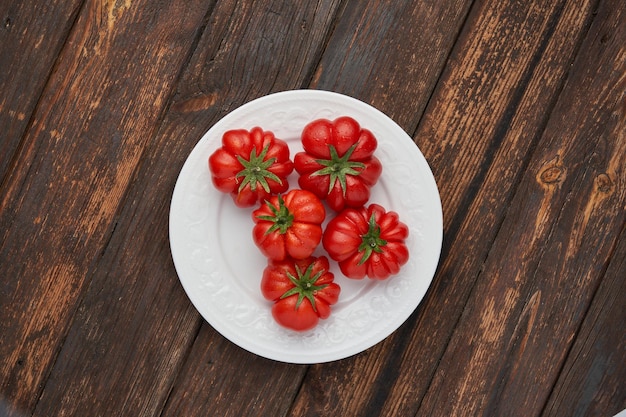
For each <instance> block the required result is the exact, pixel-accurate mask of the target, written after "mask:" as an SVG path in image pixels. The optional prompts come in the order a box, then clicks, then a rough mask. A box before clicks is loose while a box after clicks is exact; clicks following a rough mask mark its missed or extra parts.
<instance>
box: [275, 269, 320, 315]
mask: <svg viewBox="0 0 626 417" xmlns="http://www.w3.org/2000/svg"><path fill="white" fill-rule="evenodd" d="M295 267H296V274H297V275H298V276H297V277H294V276H293V274H291V273H290V272H287V273H286V275H287V278H289V281H291V283H292V284H293V285H294V287H293V288H292V289H290V290H289V291H286V292H285V293H284V294H283V295H282V296H281V297H280V299H281V300H282V299H284V298H287V297H291V296H292V295H294V294H298V300H297V301H296V305H295V309H296V310H297V309H298V307H300V304H302V301H303V300H304V299H305V298H306V299H307V300H309V301H310V302H311V306H312V307H313V311H317V308H316V307H315V297H314V295H315V293H316V292H317V291H320V290H322V289H324V288H326V287H327V286H328V284H322V285H315V282H316V281H317V280H318V279H319V278H320V277H321V276H322V275H323V274H324V273H325V272H326V271H325V270H323V269H322V270H321V271H318V272H317V273H316V274H315V275H313V276H311V273H312V272H313V263H311V264H310V265H309V266H308V267H307V269H306V270H305V271H304V272H302V270H301V269H300V267H299V266H298V265H295Z"/></svg>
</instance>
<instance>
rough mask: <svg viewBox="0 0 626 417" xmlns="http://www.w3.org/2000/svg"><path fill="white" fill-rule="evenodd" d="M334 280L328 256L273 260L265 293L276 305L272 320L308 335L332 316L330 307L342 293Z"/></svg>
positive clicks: (265, 276)
mask: <svg viewBox="0 0 626 417" xmlns="http://www.w3.org/2000/svg"><path fill="white" fill-rule="evenodd" d="M334 279H335V276H334V275H333V273H332V272H330V271H329V264H328V259H327V258H326V257H325V256H320V257H319V258H314V257H310V258H307V259H301V260H293V259H286V260H283V261H272V260H270V261H269V262H268V265H267V267H266V268H265V270H264V271H263V278H262V279H261V293H262V294H263V296H264V297H265V298H266V299H267V300H269V301H274V305H273V306H272V316H273V317H274V320H276V322H277V323H278V324H280V325H281V326H284V327H287V328H289V329H292V330H298V331H304V330H309V329H312V328H314V327H315V326H316V325H317V323H318V322H319V319H325V318H328V316H330V306H331V305H332V304H335V303H336V302H337V300H338V298H339V293H340V291H341V288H340V287H339V285H337V284H336V283H335V282H333V281H334Z"/></svg>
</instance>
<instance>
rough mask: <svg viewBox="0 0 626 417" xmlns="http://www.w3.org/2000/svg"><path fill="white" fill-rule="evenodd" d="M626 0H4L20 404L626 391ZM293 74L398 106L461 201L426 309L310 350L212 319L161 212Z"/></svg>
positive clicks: (6, 227) (297, 84)
mask: <svg viewBox="0 0 626 417" xmlns="http://www.w3.org/2000/svg"><path fill="white" fill-rule="evenodd" d="M621 3H623V2H620V1H618V0H582V1H580V0H556V1H552V2H546V1H540V0H530V1H519V0H501V1H498V2H493V1H492V2H487V1H482V0H477V1H473V0H442V1H435V0H424V1H422V0H420V1H409V0H402V1H394V2H391V1H380V0H367V1H346V0H317V1H312V2H297V1H292V2H286V1H282V0H258V1H254V2H251V1H239V0H224V1H212V0H210V1H208V2H203V1H200V0H191V1H188V2H180V1H173V0H85V1H82V0H68V1H67V2H58V1H56V0H52V1H50V2H46V3H45V4H44V3H43V2H41V1H37V0H4V1H2V2H1V4H0V129H2V134H0V144H1V145H0V146H1V148H2V151H1V152H0V178H1V179H0V276H2V278H1V279H0V416H5V415H6V416H12V417H17V416H20V417H22V416H25V415H34V416H37V417H49V416H91V415H93V416H101V415H103V416H108V415H112V416H117V415H121V416H122V415H123V416H127V415H130V416H163V417H165V416H180V415H184V416H195V415H198V416H200V415H202V416H205V415H216V416H241V415H254V416H266V415H267V416H275V415H276V416H319V415H322V416H326V415H333V416H334V415H337V416H413V415H420V416H421V415H424V416H431V415H433V416H439V415H445V416H448V415H489V416H492V415H496V416H497V415H506V416H517V415H523V416H527V415H531V416H532V415H545V416H571V415H574V416H588V415H603V416H604V415H613V414H615V413H616V412H617V411H619V410H620V409H623V408H625V407H626V394H625V392H626V391H625V390H624V388H623V383H622V381H623V380H624V378H625V374H626V368H625V367H624V364H625V363H626V357H625V356H626V352H625V349H626V346H625V344H624V338H623V334H624V332H625V330H626V329H625V325H624V322H625V321H626V318H625V317H624V303H623V296H622V294H623V293H624V291H625V288H624V285H625V282H626V281H625V280H624V277H625V275H626V270H625V264H624V260H625V258H626V254H625V250H626V244H625V236H626V229H625V228H626V191H625V189H624V184H626V173H625V171H624V163H623V161H624V160H625V157H626V138H625V136H624V132H626V126H625V125H626V122H625V121H626V101H625V100H626V98H625V94H626V93H625V91H626V78H625V77H626V75H625V74H626V68H625V66H624V65H625V63H626V48H625V46H624V45H626V34H625V31H624V29H625V28H626V24H625V23H626V9H624V6H623V5H622V4H621ZM295 88H317V89H323V90H333V91H337V92H340V93H344V94H348V95H351V96H354V97H356V98H358V99H361V100H363V101H365V102H366V103H369V104H372V105H374V106H375V107H377V108H379V109H380V110H382V111H383V112H385V113H386V114H387V115H389V116H391V117H392V119H393V120H395V121H396V122H397V123H398V124H399V125H400V126H401V127H402V128H403V129H404V130H405V131H407V132H408V133H409V134H410V135H411V136H412V137H413V139H414V140H415V143H416V144H417V145H418V146H419V148H420V149H421V151H422V152H423V153H424V155H425V156H426V158H427V161H428V162H429V164H430V166H431V168H432V170H433V173H434V174H435V177H436V180H437V183H438V185H439V190H440V193H441V197H442V203H443V209H444V232H445V234H444V246H443V252H442V257H441V261H440V265H439V268H438V271H437V274H436V276H435V279H434V281H433V283H432V285H431V287H430V289H429V291H428V293H427V295H426V297H425V299H424V300H423V302H422V303H421V304H420V306H419V307H418V309H417V310H416V311H415V312H414V313H413V314H412V315H411V316H410V317H409V318H408V320H407V321H406V322H405V324H404V325H402V326H401V327H400V328H399V329H398V330H397V331H395V332H394V333H393V334H392V335H391V336H390V337H388V338H387V339H385V340H384V341H382V342H381V343H379V344H377V345H376V346H374V347H372V348H370V349H368V350H366V351H364V352H362V353H360V354H357V355H354V356H352V357H350V358H346V359H343V360H339V361H335V362H331V363H324V364H318V365H312V366H304V365H293V364H285V363H278V362H274V361H270V360H267V359H264V358H261V357H258V356H256V355H253V354H251V353H249V352H246V351H245V350H243V349H241V348H239V347H237V346H236V345H235V344H233V343H232V342H230V341H229V340H227V339H226V338H224V337H222V336H221V335H220V334H218V332H216V331H215V330H214V329H213V328H212V327H211V326H210V325H208V324H207V323H205V322H204V321H203V320H202V318H201V317H200V315H199V314H198V312H197V311H196V310H195V308H194V307H193V306H192V305H191V303H190V302H189V300H188V297H187V295H186V294H185V292H184V290H183V288H182V286H181V285H180V282H179V280H178V277H177V275H176V272H175V269H174V266H173V262H172V260H171V255H170V249H169V242H168V232H167V224H168V216H169V204H170V196H171V194H172V190H173V188H174V184H175V181H176V178H177V176H178V174H179V172H180V169H181V167H182V165H183V163H184V161H185V159H186V158H187V156H188V155H189V152H190V151H191V150H192V148H193V147H194V146H195V145H196V143H197V141H198V140H199V139H200V138H201V136H202V135H203V134H204V133H205V132H206V131H207V129H209V128H210V127H211V126H213V125H214V124H215V123H216V122H217V121H218V120H219V119H220V118H221V117H222V116H224V115H225V114H227V113H228V112H230V111H232V110H233V109H235V108H237V107H238V106H240V105H242V104H244V103H245V102H248V101H250V100H252V99H255V98H257V97H260V96H263V95H266V94H269V93H272V92H276V91H281V90H288V89H295Z"/></svg>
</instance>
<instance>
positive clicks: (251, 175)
mask: <svg viewBox="0 0 626 417" xmlns="http://www.w3.org/2000/svg"><path fill="white" fill-rule="evenodd" d="M269 147H270V145H269V144H268V145H267V146H265V148H263V150H262V151H261V153H260V154H258V155H257V153H256V146H255V147H253V148H252V151H251V152H250V158H249V160H247V161H246V160H245V159H244V158H243V157H242V156H241V155H237V160H238V161H239V163H240V164H241V165H243V169H242V170H241V171H239V172H238V173H237V175H236V178H239V177H243V181H242V182H241V184H239V191H240V192H241V190H243V189H244V187H245V186H246V185H247V184H250V189H251V190H252V191H255V190H256V187H257V184H260V185H261V187H263V190H265V192H266V193H269V192H270V186H269V184H268V183H267V179H268V178H269V179H271V180H273V181H276V182H277V183H279V184H282V180H281V179H280V178H279V177H278V176H277V175H276V174H274V173H273V172H271V171H269V170H268V168H269V167H271V166H272V164H274V162H276V158H270V159H268V160H267V161H264V159H265V156H266V155H267V152H268V150H269Z"/></svg>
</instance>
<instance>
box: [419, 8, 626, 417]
mask: <svg viewBox="0 0 626 417" xmlns="http://www.w3.org/2000/svg"><path fill="white" fill-rule="evenodd" d="M607 3H608V4H610V3H611V2H610V1H609V2H605V3H604V4H603V5H602V6H607ZM614 4H616V3H614ZM596 19H597V20H595V21H594V24H595V25H594V26H593V27H592V30H591V31H590V32H589V34H588V36H587V38H586V41H585V43H584V44H583V46H582V49H581V53H580V54H579V56H578V58H577V59H576V61H575V62H574V66H573V70H572V71H573V74H572V75H571V78H570V79H569V80H568V83H567V85H566V86H565V89H564V90H563V92H562V94H561V95H560V97H559V101H558V103H557V105H556V107H555V109H554V112H553V113H552V115H551V117H550V121H549V123H548V125H547V127H546V130H545V132H544V133H543V136H542V138H541V140H540V142H539V144H538V145H537V147H536V149H535V151H534V152H533V157H532V160H531V162H530V164H529V168H528V170H527V171H526V173H525V175H524V178H523V179H522V182H521V184H520V187H519V188H518V190H517V192H516V195H515V197H514V199H513V201H512V203H511V209H510V210H509V212H508V214H507V217H506V218H505V221H504V223H503V225H502V227H501V229H500V231H499V233H498V236H497V238H496V240H495V242H494V245H493V249H492V250H491V251H490V253H489V256H488V257H487V259H486V261H485V264H484V266H483V268H482V271H481V273H480V276H479V277H478V280H477V283H476V285H475V286H474V289H473V291H472V294H471V296H470V299H469V301H468V303H467V305H466V307H465V309H464V311H463V315H462V316H461V319H460V322H459V324H458V325H457V326H456V329H455V334H454V335H453V336H452V338H451V340H450V342H449V344H448V347H447V349H446V352H445V354H444V356H443V357H442V359H441V363H440V365H439V366H438V368H437V372H436V374H435V377H434V379H433V381H432V383H431V385H430V387H429V390H428V392H427V395H426V397H425V398H424V400H423V402H422V405H421V409H420V412H423V413H425V414H426V415H428V414H430V413H435V412H436V413H443V414H448V415H457V414H462V415H467V414H469V415H471V414H476V413H480V414H487V415H516V414H517V413H520V410H523V413H524V415H539V414H540V413H541V412H542V410H543V407H544V404H545V402H546V400H547V396H546V394H547V393H548V392H549V389H550V387H552V386H553V384H554V383H555V381H556V379H557V377H558V374H559V372H560V370H561V367H562V363H563V361H564V359H565V357H566V355H567V353H568V352H569V350H570V348H571V344H572V340H574V338H575V336H576V332H577V331H578V328H579V326H580V323H581V322H582V320H583V318H584V316H585V314H586V311H587V307H588V306H589V303H590V300H591V298H592V297H593V294H594V292H595V290H596V288H597V287H598V284H599V282H600V281H601V279H602V277H603V275H604V271H605V268H606V265H607V264H608V262H609V259H610V256H611V255H612V253H613V251H614V247H615V245H616V244H617V240H616V238H617V237H618V236H619V235H620V232H621V230H622V229H623V226H624V222H625V221H626V211H624V207H625V204H626V190H624V188H623V187H621V186H617V184H624V183H625V182H626V171H624V169H623V165H621V164H620V162H621V161H623V160H624V157H625V156H626V141H625V140H624V138H625V137H624V131H626V130H625V127H626V125H625V123H624V122H625V120H624V118H623V113H622V112H623V107H622V106H623V99H624V85H625V84H624V81H625V80H624V78H623V77H624V74H625V73H626V72H625V70H626V67H624V63H625V62H626V61H625V60H624V51H623V49H622V45H623V42H620V41H621V39H619V38H618V39H617V43H616V44H614V45H613V47H611V46H610V45H605V46H604V47H603V48H601V45H600V43H599V41H600V37H598V36H597V31H598V30H600V31H603V30H608V31H614V30H615V25H616V23H617V22H619V21H622V19H621V18H619V17H616V16H613V17H611V18H609V17H608V15H604V14H598V15H597V16H596ZM600 27H601V28H603V29H599V28H600ZM618 45H619V46H618ZM606 86H613V88H611V89H607V88H606ZM573 121H576V122H575V123H572V122H573ZM605 181H606V183H607V184H615V186H610V187H604V186H599V184H604V183H605ZM587 253H593V257H591V258H589V257H585V254H587ZM564 277H566V278H565V279H564ZM616 324H617V323H616ZM622 326H623V325H622ZM531 364H532V366H531ZM451 379H452V380H451Z"/></svg>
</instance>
